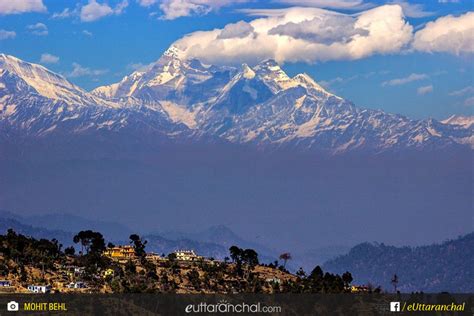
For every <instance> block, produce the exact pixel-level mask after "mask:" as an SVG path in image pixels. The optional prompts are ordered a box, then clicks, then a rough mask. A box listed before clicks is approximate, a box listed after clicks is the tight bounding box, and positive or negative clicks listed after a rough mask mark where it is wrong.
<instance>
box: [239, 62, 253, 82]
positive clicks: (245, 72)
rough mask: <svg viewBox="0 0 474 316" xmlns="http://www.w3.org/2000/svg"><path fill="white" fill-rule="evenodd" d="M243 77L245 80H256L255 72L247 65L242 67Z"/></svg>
mask: <svg viewBox="0 0 474 316" xmlns="http://www.w3.org/2000/svg"><path fill="white" fill-rule="evenodd" d="M242 76H243V77H244V78H245V79H253V78H255V71H253V70H252V68H250V67H249V65H247V64H243V65H242Z"/></svg>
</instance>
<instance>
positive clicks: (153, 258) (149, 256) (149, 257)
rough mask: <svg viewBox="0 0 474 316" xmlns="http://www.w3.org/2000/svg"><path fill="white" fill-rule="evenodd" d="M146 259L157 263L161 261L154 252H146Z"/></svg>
mask: <svg viewBox="0 0 474 316" xmlns="http://www.w3.org/2000/svg"><path fill="white" fill-rule="evenodd" d="M146 258H147V260H151V261H159V260H161V259H162V258H161V256H160V255H159V254H157V253H155V252H147V254H146Z"/></svg>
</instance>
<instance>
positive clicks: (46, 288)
mask: <svg viewBox="0 0 474 316" xmlns="http://www.w3.org/2000/svg"><path fill="white" fill-rule="evenodd" d="M28 291H30V292H32V293H50V292H51V285H28Z"/></svg>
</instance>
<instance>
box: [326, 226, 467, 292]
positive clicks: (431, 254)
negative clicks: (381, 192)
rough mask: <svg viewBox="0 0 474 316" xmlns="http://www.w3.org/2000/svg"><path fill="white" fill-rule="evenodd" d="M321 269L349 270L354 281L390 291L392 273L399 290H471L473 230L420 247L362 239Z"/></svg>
mask: <svg viewBox="0 0 474 316" xmlns="http://www.w3.org/2000/svg"><path fill="white" fill-rule="evenodd" d="M324 270H329V271H332V272H341V271H342V272H343V271H346V270H348V271H351V273H352V275H353V276H354V278H355V282H356V283H368V282H370V283H372V284H374V285H381V286H382V287H383V288H384V289H385V290H389V291H393V288H392V286H391V284H390V280H391V278H392V276H393V275H394V274H395V273H396V274H397V275H398V277H399V285H398V288H399V290H400V291H402V292H411V291H424V292H440V291H449V292H464V293H468V292H470V293H472V292H473V291H474V283H473V282H472V281H473V280H474V233H470V234H468V235H465V236H462V237H459V238H457V239H455V240H450V241H446V242H444V243H442V244H435V245H429V246H422V247H414V248H412V247H394V246H387V245H384V244H373V243H363V244H360V245H357V246H355V247H353V248H352V249H351V250H350V251H349V253H348V254H346V255H343V256H339V257H337V258H336V259H334V260H330V261H328V262H327V263H326V264H325V265H324Z"/></svg>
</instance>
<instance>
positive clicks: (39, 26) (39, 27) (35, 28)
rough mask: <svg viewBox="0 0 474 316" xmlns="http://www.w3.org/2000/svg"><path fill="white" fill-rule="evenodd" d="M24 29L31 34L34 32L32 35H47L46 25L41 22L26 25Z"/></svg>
mask: <svg viewBox="0 0 474 316" xmlns="http://www.w3.org/2000/svg"><path fill="white" fill-rule="evenodd" d="M26 29H27V30H29V31H30V32H31V34H34V35H38V36H46V35H48V27H47V26H46V25H45V24H43V23H36V24H30V25H28V26H27V27H26Z"/></svg>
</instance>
